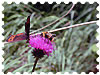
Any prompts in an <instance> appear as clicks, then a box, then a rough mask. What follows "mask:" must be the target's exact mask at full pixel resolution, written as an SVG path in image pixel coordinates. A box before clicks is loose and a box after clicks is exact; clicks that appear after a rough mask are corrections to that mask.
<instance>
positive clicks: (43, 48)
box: [29, 34, 55, 58]
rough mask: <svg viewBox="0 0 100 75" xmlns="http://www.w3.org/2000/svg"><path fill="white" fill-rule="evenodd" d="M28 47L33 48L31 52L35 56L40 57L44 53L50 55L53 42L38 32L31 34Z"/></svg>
mask: <svg viewBox="0 0 100 75" xmlns="http://www.w3.org/2000/svg"><path fill="white" fill-rule="evenodd" d="M29 44H30V47H33V48H35V49H34V51H33V52H32V53H33V55H34V56H35V57H38V58H41V57H43V56H44V55H48V56H49V55H51V53H52V52H53V50H55V49H54V46H55V44H54V42H51V41H50V40H49V39H48V38H45V37H42V36H41V35H40V34H38V35H31V36H30V40H29Z"/></svg>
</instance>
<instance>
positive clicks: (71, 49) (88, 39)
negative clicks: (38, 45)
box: [2, 2, 98, 73]
mask: <svg viewBox="0 0 100 75" xmlns="http://www.w3.org/2000/svg"><path fill="white" fill-rule="evenodd" d="M71 6H72V3H69V4H64V3H63V2H62V3H61V4H56V3H55V2H54V3H52V4H48V3H45V4H40V3H39V2H38V3H36V4H32V3H31V2H29V3H28V4H24V3H20V4H16V3H11V4H8V3H6V2H5V3H3V7H4V10H3V14H4V18H3V21H4V25H3V26H2V27H3V28H4V33H3V35H4V38H5V39H4V40H3V41H5V40H6V39H7V38H8V37H9V35H15V34H17V33H21V32H24V30H25V21H26V19H27V16H28V15H30V14H32V16H31V30H30V31H31V32H32V31H34V30H37V29H39V28H41V27H43V26H45V25H47V24H49V23H51V22H53V21H55V20H57V19H59V18H60V17H61V16H63V15H64V14H66V12H67V11H68V10H69V9H70V8H71ZM97 6H98V4H97V3H93V4H89V3H88V2H87V3H85V4H81V3H77V4H76V5H75V7H74V8H73V10H72V11H71V12H70V13H69V15H67V16H66V17H64V18H63V19H62V20H60V21H59V22H58V23H56V24H53V25H52V26H50V27H48V28H46V29H44V30H42V31H47V30H51V29H57V28H61V27H66V26H68V25H67V24H66V23H68V22H70V23H71V24H70V25H73V24H80V23H83V22H88V21H96V20H98V18H97V17H96V15H97V13H98V11H97V10H96V8H97ZM97 28H98V26H97V25H96V24H89V25H85V26H81V27H75V28H70V29H67V30H62V31H58V32H54V34H56V37H57V38H56V39H55V43H56V50H55V51H54V52H53V53H52V56H49V57H47V56H44V58H42V59H40V60H39V61H38V64H37V66H36V68H35V72H38V73H39V72H46V73H48V72H53V73H57V72H62V73H64V72H69V73H71V72H77V73H81V72H86V73H89V72H94V73H97V72H98V69H97V68H96V66H97V65H98V62H97V61H96V59H97V57H98V55H97V53H96V52H97V50H98V48H97V47H96V43H97V42H98V40H96V36H97V35H98V33H97V32H96V29H97ZM39 32H40V31H39ZM25 42H26V41H25V40H24V41H20V42H14V43H8V44H5V45H4V47H3V50H4V55H3V58H4V62H3V65H4V69H3V72H4V73H8V72H12V73H16V72H20V73H23V72H29V73H30V72H31V70H32V66H33V63H34V60H35V59H34V57H33V56H32V54H31V51H32V50H33V49H32V48H30V47H28V45H29V44H27V43H25Z"/></svg>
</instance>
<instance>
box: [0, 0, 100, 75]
mask: <svg viewBox="0 0 100 75" xmlns="http://www.w3.org/2000/svg"><path fill="white" fill-rule="evenodd" d="M4 2H7V3H9V4H10V3H12V2H16V3H17V4H19V3H20V2H23V3H25V4H27V3H28V2H32V3H33V4H35V3H36V2H40V3H41V4H44V3H45V2H48V3H49V4H52V3H53V2H56V3H58V4H60V3H61V2H64V3H66V4H68V3H69V2H73V3H74V4H76V3H77V2H81V3H82V4H84V3H85V2H89V3H90V4H93V3H94V2H97V3H98V4H99V6H98V7H97V10H98V11H99V12H100V1H99V0H0V24H1V25H0V74H1V75H4V73H3V72H2V69H3V68H4V66H3V65H2V62H3V61H4V59H3V57H2V55H3V54H4V52H3V50H2V47H4V44H3V42H2V40H3V39H4V37H3V35H2V33H3V32H4V30H3V28H2V25H4V22H3V21H2V18H3V17H4V14H2V11H3V10H4V7H3V6H2V4H3V3H4ZM97 17H98V18H100V13H99V14H97ZM97 25H98V26H100V21H98V22H97ZM97 32H98V33H99V35H98V36H97V40H99V41H100V27H99V28H98V29H97ZM97 47H98V48H99V50H98V51H97V54H98V55H99V57H98V58H97V61H98V62H99V65H98V66H97V68H98V69H99V70H100V42H98V43H97ZM33 74H34V75H38V74H37V73H36V72H34V73H33ZM40 74H41V75H47V73H44V72H41V73H40ZM48 74H49V75H54V74H53V73H52V72H50V73H48ZM56 74H57V75H63V74H61V73H60V72H58V73H56ZM81 74H83V75H84V74H85V73H84V72H82V73H81ZM89 74H94V73H93V72H91V73H89ZM7 75H13V74H12V73H10V72H9V73H7ZM15 75H21V74H20V73H16V74H15ZM24 75H31V74H28V73H27V72H25V73H24ZM64 75H70V74H69V73H68V72H65V73H64ZM71 75H78V73H76V72H74V73H72V74H71ZM97 75H100V72H97Z"/></svg>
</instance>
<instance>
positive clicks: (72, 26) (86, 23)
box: [31, 21, 97, 35]
mask: <svg viewBox="0 0 100 75" xmlns="http://www.w3.org/2000/svg"><path fill="white" fill-rule="evenodd" d="M96 22H97V21H90V22H85V23H80V24H75V25H71V26H68V27H63V28H58V29H55V30H50V31H47V32H50V33H52V32H56V31H60V30H65V29H69V28H74V27H79V26H83V25H88V24H93V23H96ZM31 34H32V33H31ZM37 34H41V33H36V34H35V35H37Z"/></svg>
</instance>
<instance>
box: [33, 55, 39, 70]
mask: <svg viewBox="0 0 100 75" xmlns="http://www.w3.org/2000/svg"><path fill="white" fill-rule="evenodd" d="M38 60H39V58H38V57H36V59H35V63H34V65H33V69H32V72H34V70H35V66H36V64H37V61H38Z"/></svg>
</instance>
